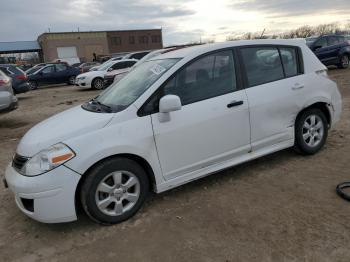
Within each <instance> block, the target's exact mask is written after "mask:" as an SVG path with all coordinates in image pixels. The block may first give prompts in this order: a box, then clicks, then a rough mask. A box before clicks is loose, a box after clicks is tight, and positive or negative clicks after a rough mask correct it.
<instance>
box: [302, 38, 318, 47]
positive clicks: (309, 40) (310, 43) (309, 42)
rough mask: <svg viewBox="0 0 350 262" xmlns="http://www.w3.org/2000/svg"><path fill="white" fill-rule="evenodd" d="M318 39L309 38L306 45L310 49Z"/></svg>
mask: <svg viewBox="0 0 350 262" xmlns="http://www.w3.org/2000/svg"><path fill="white" fill-rule="evenodd" d="M317 39H318V38H317V37H308V38H306V39H305V40H306V44H307V45H308V46H309V47H310V46H311V45H312V44H313V43H314V42H315V41H316V40H317Z"/></svg>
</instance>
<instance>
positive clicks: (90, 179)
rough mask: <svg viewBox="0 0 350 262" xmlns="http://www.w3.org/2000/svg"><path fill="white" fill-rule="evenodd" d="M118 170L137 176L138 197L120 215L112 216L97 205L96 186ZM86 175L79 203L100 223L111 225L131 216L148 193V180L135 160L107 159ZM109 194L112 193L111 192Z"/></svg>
mask: <svg viewBox="0 0 350 262" xmlns="http://www.w3.org/2000/svg"><path fill="white" fill-rule="evenodd" d="M118 171H125V172H130V173H132V174H134V175H135V177H137V179H138V182H139V197H138V199H137V201H135V203H134V204H133V206H132V208H131V209H130V210H128V211H125V212H124V213H122V214H121V215H113V216H112V215H107V214H105V213H104V212H103V211H101V210H100V208H99V207H98V206H97V200H96V195H97V194H98V193H97V187H98V186H99V184H100V183H101V181H104V179H106V178H107V177H108V176H110V174H111V173H113V172H118ZM86 176H87V177H86V179H85V180H84V181H83V184H82V186H81V191H80V199H81V203H82V206H83V209H84V210H85V212H86V214H87V215H88V216H89V217H90V218H91V219H92V220H93V221H95V222H97V223H100V224H104V225H112V224H117V223H120V222H123V221H125V220H127V219H129V218H131V217H132V216H134V215H135V214H136V212H137V211H138V210H139V209H140V208H141V206H142V205H143V203H144V202H145V200H146V198H147V195H148V193H149V181H148V177H147V174H146V172H145V170H144V169H143V168H142V167H141V166H140V165H139V164H138V163H137V162H135V161H133V160H131V159H128V158H112V159H107V160H105V161H103V162H101V163H99V164H97V165H96V166H95V167H94V168H92V170H90V171H89V173H88V174H86ZM110 194H112V195H113V193H110ZM109 197H111V196H109ZM113 197H114V195H113ZM122 201H124V200H122ZM112 204H113V203H112ZM114 205H116V204H115V203H114ZM112 209H113V208H112Z"/></svg>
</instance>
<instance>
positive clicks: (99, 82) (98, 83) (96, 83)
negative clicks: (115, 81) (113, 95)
mask: <svg viewBox="0 0 350 262" xmlns="http://www.w3.org/2000/svg"><path fill="white" fill-rule="evenodd" d="M103 84H104V83H103V79H102V78H95V79H94V80H93V81H92V84H91V87H92V88H93V89H98V90H101V89H103Z"/></svg>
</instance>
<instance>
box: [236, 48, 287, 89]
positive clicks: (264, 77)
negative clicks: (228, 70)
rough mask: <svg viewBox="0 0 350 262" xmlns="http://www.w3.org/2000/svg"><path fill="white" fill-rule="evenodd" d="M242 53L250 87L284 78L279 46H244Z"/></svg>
mask: <svg viewBox="0 0 350 262" xmlns="http://www.w3.org/2000/svg"><path fill="white" fill-rule="evenodd" d="M241 54H242V58H243V62H244V67H245V71H246V73H247V78H248V85H249V86H250V87H251V86H256V85H261V84H265V83H269V82H272V81H276V80H280V79H282V78H284V74H283V67H282V63H281V59H280V56H279V52H278V49H277V48H274V47H258V48H255V47H254V48H251V47H249V48H242V49H241Z"/></svg>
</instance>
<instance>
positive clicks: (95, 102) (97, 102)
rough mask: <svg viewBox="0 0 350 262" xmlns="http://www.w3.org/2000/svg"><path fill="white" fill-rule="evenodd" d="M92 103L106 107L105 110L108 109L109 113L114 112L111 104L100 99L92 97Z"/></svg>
mask: <svg viewBox="0 0 350 262" xmlns="http://www.w3.org/2000/svg"><path fill="white" fill-rule="evenodd" d="M90 103H91V104H93V105H98V106H100V107H101V108H103V109H104V111H106V112H108V113H112V112H113V109H112V107H111V106H108V105H105V104H102V103H101V102H100V101H97V100H96V98H93V99H91V100H90Z"/></svg>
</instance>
